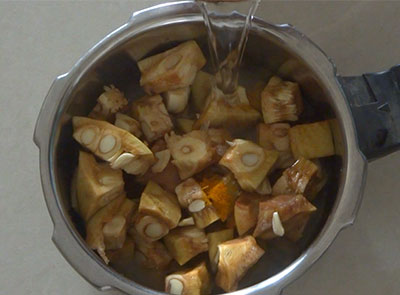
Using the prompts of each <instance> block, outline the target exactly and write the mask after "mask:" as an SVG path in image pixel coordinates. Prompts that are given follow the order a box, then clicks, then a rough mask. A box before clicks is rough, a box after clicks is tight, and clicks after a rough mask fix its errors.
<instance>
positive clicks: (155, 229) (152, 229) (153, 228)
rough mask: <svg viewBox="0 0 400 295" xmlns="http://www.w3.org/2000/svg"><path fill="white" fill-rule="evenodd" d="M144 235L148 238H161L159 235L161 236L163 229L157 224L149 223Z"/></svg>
mask: <svg viewBox="0 0 400 295" xmlns="http://www.w3.org/2000/svg"><path fill="white" fill-rule="evenodd" d="M144 233H145V234H146V236H148V237H149V238H153V239H156V238H159V237H161V235H162V234H163V228H162V226H161V224H159V223H150V224H149V225H147V226H146V229H145V231H144Z"/></svg>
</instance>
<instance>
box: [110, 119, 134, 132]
mask: <svg viewBox="0 0 400 295" xmlns="http://www.w3.org/2000/svg"><path fill="white" fill-rule="evenodd" d="M114 125H115V126H117V127H118V128H121V129H124V130H126V131H128V132H131V130H132V128H131V125H129V124H128V123H127V122H125V121H123V120H121V119H120V120H118V121H115V124H114Z"/></svg>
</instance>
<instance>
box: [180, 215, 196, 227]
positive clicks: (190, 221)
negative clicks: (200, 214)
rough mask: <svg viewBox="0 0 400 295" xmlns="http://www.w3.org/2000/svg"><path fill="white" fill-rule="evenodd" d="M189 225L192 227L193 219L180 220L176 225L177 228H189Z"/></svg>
mask: <svg viewBox="0 0 400 295" xmlns="http://www.w3.org/2000/svg"><path fill="white" fill-rule="evenodd" d="M190 225H194V219H193V217H188V218H185V219H182V220H181V221H180V222H179V223H178V226H190Z"/></svg>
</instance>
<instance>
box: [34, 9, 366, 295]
mask: <svg viewBox="0 0 400 295" xmlns="http://www.w3.org/2000/svg"><path fill="white" fill-rule="evenodd" d="M251 32H252V33H251V36H250V38H249V44H248V46H247V53H246V56H245V69H246V67H247V68H248V69H250V71H248V72H249V73H251V72H254V71H252V69H253V68H252V66H253V65H255V64H257V65H258V64H261V65H262V67H263V68H268V69H269V71H270V72H279V73H280V74H281V75H283V76H287V77H290V78H291V79H294V80H296V81H297V82H299V83H300V84H301V86H302V90H303V91H304V92H305V94H306V96H307V97H310V98H311V99H312V101H313V102H315V103H316V104H317V105H318V106H321V107H323V108H324V111H326V112H325V113H326V114H327V115H328V117H330V118H333V117H336V118H337V119H338V121H339V123H340V127H341V133H342V141H343V143H344V155H343V157H342V165H341V173H340V179H339V180H338V182H339V189H338V191H337V193H336V199H335V201H334V203H333V204H332V206H331V208H329V210H327V211H326V222H325V223H324V225H323V226H322V228H320V231H319V232H318V233H317V234H316V235H315V236H314V237H313V239H312V241H310V243H309V244H308V245H307V246H308V247H307V249H306V250H305V251H303V252H302V253H301V255H300V256H299V257H298V258H297V259H296V260H295V261H293V262H291V263H290V264H289V265H288V266H287V267H286V268H284V269H283V270H281V271H279V273H277V274H275V275H273V276H270V277H268V278H266V277H264V278H262V275H263V271H262V269H257V273H252V276H253V277H257V280H255V281H256V282H257V283H255V282H252V281H251V280H250V282H249V283H248V284H249V285H250V286H249V287H247V288H245V289H242V290H240V291H237V292H234V293H232V294H279V293H280V292H281V290H282V289H283V288H284V287H285V286H286V285H287V284H289V283H290V282H292V281H293V280H295V279H296V278H297V277H298V276H300V275H301V274H302V273H303V272H304V271H306V270H307V269H308V268H309V267H310V266H311V265H312V264H313V263H314V262H315V261H316V260H317V259H318V258H319V257H320V256H321V255H322V254H323V253H324V251H325V250H326V249H327V248H328V247H329V245H330V244H331V243H332V241H333V239H334V238H335V237H336V235H337V234H338V232H339V231H340V230H341V229H342V228H344V227H345V226H348V225H350V224H352V223H353V221H354V218H355V216H356V213H357V209H358V207H359V204H360V201H361V196H362V189H363V187H364V181H365V176H366V175H365V171H366V170H365V169H366V161H365V159H364V158H363V156H362V155H361V153H360V151H359V149H358V144H357V140H356V136H355V128H354V122H353V119H352V117H351V114H350V111H349V107H348V105H347V102H346V100H345V98H344V95H343V93H342V91H341V88H340V86H339V85H338V83H337V79H336V72H335V67H334V65H333V64H332V63H331V62H330V60H329V59H328V58H327V57H326V56H325V54H324V53H323V52H322V51H321V50H320V49H319V48H318V47H317V46H316V45H315V44H313V43H312V42H311V41H310V40H309V39H307V37H305V36H304V35H302V34H301V33H300V32H298V31H296V30H295V29H294V28H293V27H291V26H289V25H280V26H275V25H270V24H267V23H265V22H264V21H262V20H259V19H257V20H255V22H254V26H253V28H252V31H251ZM188 39H196V40H197V41H198V43H199V44H200V46H201V47H202V48H203V50H204V51H205V48H207V47H206V38H205V29H204V25H203V21H202V18H201V15H200V12H199V10H198V8H197V6H196V5H195V4H194V3H193V2H179V3H168V4H163V5H161V6H158V7H154V8H149V9H146V10H143V11H140V12H137V13H134V14H133V15H132V17H131V18H130V20H129V21H128V22H127V23H126V24H125V25H123V26H122V27H120V28H119V29H117V30H116V31H114V32H113V33H111V34H109V35H108V36H106V37H105V38H104V39H103V40H102V41H100V42H99V43H98V44H97V45H96V46H95V47H93V48H92V49H91V50H90V51H89V52H88V53H87V54H86V55H85V56H83V57H82V58H81V59H80V60H79V61H78V62H77V64H76V65H75V66H74V67H73V68H72V69H71V71H70V72H68V73H67V74H65V75H63V76H60V77H58V78H57V79H56V80H55V82H54V84H53V85H52V87H51V89H50V91H49V93H48V95H47V97H46V99H45V102H44V103H43V106H42V110H41V112H40V115H39V118H38V121H37V125H36V129H35V135H34V140H35V143H36V144H37V145H38V146H39V148H40V167H41V179H42V186H43V191H44V195H45V199H46V203H47V206H48V209H49V212H50V215H51V217H52V220H53V223H54V234H53V241H54V243H55V244H56V245H57V247H58V248H59V250H60V252H61V253H62V254H63V256H64V257H65V258H66V259H67V260H68V261H69V263H70V264H71V265H72V266H73V267H74V268H75V269H76V270H77V271H78V272H79V273H80V274H81V275H82V276H83V277H84V278H85V279H86V280H87V281H88V282H90V283H91V284H93V285H94V286H95V287H97V288H99V289H102V290H107V289H111V288H113V289H118V290H121V291H123V292H125V293H128V294H139V295H141V294H161V293H159V292H156V291H152V290H151V289H149V288H146V287H143V286H141V285H140V284H138V283H135V282H134V281H132V280H130V279H128V278H126V277H124V276H122V275H120V274H119V273H117V272H116V271H114V270H113V269H111V268H109V267H107V266H106V265H105V264H104V263H103V262H102V261H101V260H100V258H98V257H97V255H95V253H94V252H93V251H91V250H90V249H88V248H87V246H86V244H85V242H84V241H83V239H82V238H81V235H80V234H79V232H78V230H77V229H76V227H75V226H74V224H73V222H72V220H71V217H70V215H69V214H68V210H69V203H68V199H69V180H70V174H71V171H72V167H73V166H74V165H75V164H76V162H74V159H76V157H74V155H75V154H74V153H76V150H77V147H76V144H75V143H74V142H73V141H72V139H71V132H72V130H71V125H70V119H71V116H73V115H78V114H86V113H87V111H88V110H89V109H90V108H91V107H92V106H93V105H94V103H95V98H96V97H97V95H98V94H99V93H100V91H101V87H102V85H104V84H110V83H113V84H115V85H116V86H117V87H119V88H121V89H123V90H124V92H125V93H126V95H127V97H128V98H130V99H133V98H135V97H138V96H139V95H140V94H141V91H140V90H138V89H139V88H138V78H139V71H138V69H137V67H136V63H135V61H136V60H139V59H140V58H142V57H143V56H145V55H147V54H149V53H151V52H156V51H160V50H163V49H165V48H168V47H169V46H171V45H173V44H176V43H177V42H180V41H184V40H188ZM264 74H265V75H268V73H264ZM249 75H250V74H249ZM250 78H251V77H250ZM243 83H247V82H246V81H243ZM257 274H258V275H257ZM259 276H260V278H259ZM258 281H261V282H258ZM253 283H255V284H253ZM245 286H247V285H246V284H245Z"/></svg>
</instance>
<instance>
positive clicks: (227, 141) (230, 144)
mask: <svg viewBox="0 0 400 295" xmlns="http://www.w3.org/2000/svg"><path fill="white" fill-rule="evenodd" d="M225 142H226V144H227V145H229V146H234V145H235V143H234V142H233V141H229V140H225Z"/></svg>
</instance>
